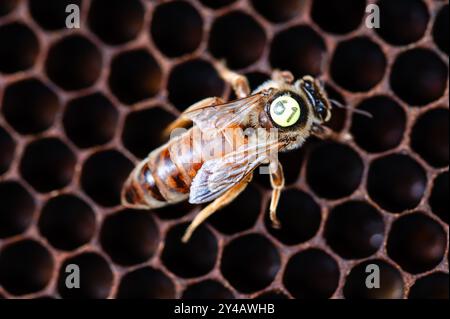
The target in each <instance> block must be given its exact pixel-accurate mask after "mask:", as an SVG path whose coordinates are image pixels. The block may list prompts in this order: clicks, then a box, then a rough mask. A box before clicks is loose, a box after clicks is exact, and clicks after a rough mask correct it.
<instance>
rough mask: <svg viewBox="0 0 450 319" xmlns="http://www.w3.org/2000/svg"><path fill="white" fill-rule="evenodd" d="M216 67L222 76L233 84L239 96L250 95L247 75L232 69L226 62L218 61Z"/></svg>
mask: <svg viewBox="0 0 450 319" xmlns="http://www.w3.org/2000/svg"><path fill="white" fill-rule="evenodd" d="M214 66H215V68H216V70H217V72H219V75H220V77H221V78H222V79H223V80H224V81H225V82H227V83H229V84H230V85H231V87H232V88H233V90H234V92H235V93H236V96H237V97H238V98H244V97H247V96H249V95H250V85H249V84H248V80H247V78H246V77H245V76H243V75H241V74H238V73H236V72H233V71H231V70H230V69H228V68H227V67H226V66H225V63H224V62H219V63H216V64H215V65H214Z"/></svg>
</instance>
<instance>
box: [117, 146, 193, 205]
mask: <svg viewBox="0 0 450 319" xmlns="http://www.w3.org/2000/svg"><path fill="white" fill-rule="evenodd" d="M170 147H171V143H168V144H166V145H164V146H163V147H161V148H159V149H157V150H155V151H153V152H152V153H150V155H149V156H148V158H147V159H145V160H144V161H142V162H141V163H140V164H139V165H138V166H137V167H136V168H135V169H134V171H133V172H132V173H131V175H130V177H129V178H128V180H127V181H126V183H125V185H124V188H123V193H122V203H123V205H124V206H127V207H133V208H157V207H162V206H165V205H167V204H173V203H177V202H180V201H183V200H185V199H186V198H187V197H188V194H189V188H190V185H191V182H192V178H191V177H190V176H189V174H188V173H186V171H185V169H186V168H185V167H184V166H183V165H176V164H175V161H174V160H176V159H174V158H172V157H176V156H173V155H171V152H170V151H169V149H170ZM200 166H201V165H200ZM198 168H200V167H198Z"/></svg>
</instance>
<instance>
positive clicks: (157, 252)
mask: <svg viewBox="0 0 450 319" xmlns="http://www.w3.org/2000/svg"><path fill="white" fill-rule="evenodd" d="M372 3H376V4H377V5H378V6H379V8H380V11H381V17H380V18H381V21H380V22H381V26H382V27H381V28H379V29H370V28H367V27H366V25H365V23H364V21H365V19H366V12H365V10H366V6H367V5H368V4H372ZM68 4H76V5H79V6H80V8H81V28H80V29H67V28H66V27H65V19H66V17H67V13H66V12H65V8H66V6H67V5H68ZM448 13H449V7H448V1H437V0H436V1H434V0H397V1H388V0H379V1H367V2H366V1H364V0H339V1H325V0H315V1H311V0H306V1H300V0H281V1H280V0H277V1H275V0H234V1H233V0H215V1H214V0H190V1H181V0H176V1H152V0H127V1H120V0H108V1H106V0H45V1H44V0H29V1H21V0H2V1H0V296H1V297H4V298H42V297H49V298H448V296H449V285H448V283H449V276H448V239H449V233H448V231H449V229H448V218H449V207H448V194H449V186H448V184H449V176H448V165H449V141H448V130H449V128H448V126H449V107H448V92H449V89H448V50H449V47H448V24H449V23H448V21H449V17H448ZM222 59H225V60H226V62H227V64H228V65H229V67H230V68H232V69H234V70H237V71H239V72H241V73H243V74H246V75H247V76H248V78H249V80H250V83H251V85H252V87H256V86H257V85H258V84H260V83H262V82H263V81H264V80H266V79H268V77H269V76H270V74H271V71H272V70H273V69H287V70H290V71H292V72H293V73H294V74H295V76H296V77H299V76H302V75H305V74H311V75H313V76H317V77H320V78H321V79H323V80H324V81H325V83H326V88H327V91H328V92H329V95H330V96H331V97H332V98H333V99H335V100H337V101H339V102H341V103H342V104H345V105H349V106H351V108H350V109H348V110H347V109H336V110H335V111H334V112H333V120H332V121H331V123H330V127H331V128H332V129H333V130H335V131H336V132H339V133H351V134H352V135H353V140H350V141H348V142H339V141H337V140H327V141H320V140H317V139H310V140H309V141H308V143H307V144H306V145H305V146H304V147H302V148H301V149H300V150H297V151H294V152H291V153H286V154H281V155H280V157H281V161H282V163H283V165H284V168H285V175H286V178H287V185H288V186H287V187H286V190H285V191H284V192H283V194H282V198H281V203H280V206H279V210H278V211H279V217H280V219H281V222H282V224H283V227H282V229H280V230H277V229H273V228H272V227H271V224H270V222H269V220H268V202H269V200H270V184H269V182H268V177H267V176H256V177H255V179H254V181H253V182H252V184H251V185H250V187H248V189H247V190H246V191H245V192H244V193H243V194H242V195H241V196H240V197H239V198H238V199H237V200H236V201H235V202H233V203H232V204H231V205H229V206H228V207H226V208H224V209H223V210H221V211H220V212H218V213H217V214H216V215H214V216H213V217H212V218H210V220H209V221H208V222H207V223H206V224H204V225H202V226H201V227H200V228H199V229H198V231H197V232H196V233H195V234H194V236H193V237H192V240H191V241H190V242H189V243H188V244H186V245H184V244H182V243H181V242H180V237H181V235H182V234H183V232H184V230H185V228H186V226H187V225H188V223H189V221H191V220H192V219H193V217H194V216H195V214H196V213H198V212H199V209H200V208H199V207H196V206H191V205H189V204H179V205H176V206H170V207H166V208H163V209H160V210H156V211H135V210H129V209H124V208H122V207H121V206H120V203H119V202H120V198H119V194H120V190H121V186H122V183H123V182H124V180H125V178H126V177H127V175H128V174H129V173H130V171H131V170H132V168H133V167H134V165H135V164H136V163H137V162H138V161H139V160H141V159H142V158H144V157H145V156H146V155H147V154H148V153H149V152H150V151H151V150H152V149H154V148H155V147H157V146H158V145H160V144H161V143H163V142H164V140H163V138H162V137H161V131H162V129H163V128H164V127H165V126H166V125H167V124H168V123H170V122H171V121H172V120H173V119H174V118H175V117H176V116H177V115H179V114H180V112H181V111H183V110H184V109H185V108H186V107H187V106H189V105H190V104H192V103H193V102H196V101H198V100H200V99H202V98H204V97H208V96H222V97H224V98H227V99H231V98H234V95H233V93H232V92H231V90H230V87H229V86H228V85H227V84H226V83H224V82H223V81H222V80H221V79H220V78H219V76H218V75H217V73H216V71H215V70H214V68H213V67H212V64H213V62H214V61H218V60H222ZM352 108H358V109H360V110H364V111H366V112H369V113H371V114H372V115H373V118H367V117H364V116H362V115H360V114H358V113H354V112H353V111H352ZM69 264H76V265H78V266H79V267H80V270H81V274H82V276H81V287H80V288H79V289H68V288H67V287H66V285H65V279H66V276H67V273H66V266H67V265H69ZM369 264H375V265H378V266H379V269H380V276H381V287H380V288H379V289H368V288H366V286H365V284H364V283H365V279H366V277H367V273H366V266H367V265H369Z"/></svg>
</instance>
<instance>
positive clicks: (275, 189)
mask: <svg viewBox="0 0 450 319" xmlns="http://www.w3.org/2000/svg"><path fill="white" fill-rule="evenodd" d="M275 164H276V167H275V169H271V172H270V184H271V185H272V198H271V201H270V209H269V217H270V220H271V221H272V227H273V228H277V229H278V228H280V227H281V223H280V221H279V219H278V217H277V206H278V202H279V200H280V195H281V191H282V190H283V188H284V174H283V166H281V163H280V162H278V161H277V162H271V165H275Z"/></svg>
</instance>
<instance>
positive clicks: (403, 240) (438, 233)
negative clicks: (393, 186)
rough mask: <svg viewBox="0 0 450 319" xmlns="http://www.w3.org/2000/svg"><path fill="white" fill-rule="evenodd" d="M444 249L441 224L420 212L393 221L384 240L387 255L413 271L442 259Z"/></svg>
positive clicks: (419, 270)
mask: <svg viewBox="0 0 450 319" xmlns="http://www.w3.org/2000/svg"><path fill="white" fill-rule="evenodd" d="M446 249H447V238H446V234H445V231H444V229H443V228H442V226H441V225H440V224H439V223H437V222H436V221H434V220H433V219H431V218H430V217H427V216H426V215H424V214H422V213H420V212H418V213H414V214H410V215H406V216H403V217H401V218H400V219H398V220H396V221H395V223H394V224H393V225H392V228H391V230H390V234H389V237H388V243H387V252H388V255H389V256H390V257H391V258H392V259H393V260H394V261H396V262H397V263H398V264H399V265H400V266H401V267H402V268H403V269H404V270H406V271H408V272H410V273H413V274H416V273H420V272H424V271H427V270H430V269H433V268H434V267H435V266H436V265H437V264H439V263H440V262H441V261H442V259H443V257H444V254H445V251H446Z"/></svg>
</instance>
